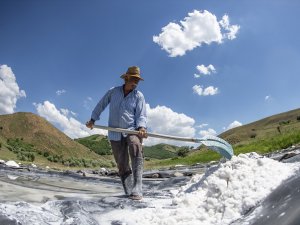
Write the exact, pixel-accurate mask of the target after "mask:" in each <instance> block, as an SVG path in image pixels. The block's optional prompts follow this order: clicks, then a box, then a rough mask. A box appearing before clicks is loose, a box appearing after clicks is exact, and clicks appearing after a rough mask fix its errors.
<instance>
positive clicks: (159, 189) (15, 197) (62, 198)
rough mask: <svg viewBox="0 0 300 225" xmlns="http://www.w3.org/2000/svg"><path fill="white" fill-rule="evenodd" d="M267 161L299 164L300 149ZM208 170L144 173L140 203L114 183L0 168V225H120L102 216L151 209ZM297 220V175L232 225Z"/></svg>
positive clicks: (98, 178) (106, 179) (102, 178)
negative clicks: (198, 174)
mask: <svg viewBox="0 0 300 225" xmlns="http://www.w3.org/2000/svg"><path fill="white" fill-rule="evenodd" d="M269 157H271V158H273V159H275V160H280V161H282V162H286V163H289V162H299V161H300V155H299V149H290V150H289V151H281V152H278V153H275V154H271V155H269ZM207 167H209V165H198V166H196V167H192V168H191V167H190V168H187V167H178V168H177V169H175V170H174V169H173V170H163V171H147V172H145V174H144V175H145V177H156V178H144V182H143V189H144V199H143V201H132V200H129V199H128V198H126V197H125V196H124V195H123V190H122V187H121V184H120V182H119V178H118V177H105V176H99V175H94V176H92V175H91V176H88V177H84V176H82V175H80V174H76V173H73V172H65V173H61V172H53V171H46V170H41V169H33V168H31V169H30V171H28V170H27V169H26V168H24V169H13V168H9V167H6V166H4V165H0V190H1V192H0V199H1V200H0V224H1V225H6V224H7V225H10V224H13V225H15V224H22V225H35V224H37V225H44V224H45V225H46V224H47V225H49V224H53V225H54V224H55V225H59V224H62V225H67V224H72V225H79V224H83V225H98V224H110V225H121V224H123V223H122V221H118V220H115V219H114V218H111V219H110V220H109V221H106V223H102V222H101V215H103V214H105V213H108V212H112V211H114V210H120V209H125V210H136V209H139V208H151V207H152V206H151V202H152V201H153V199H155V200H159V199H161V200H164V199H166V200H168V199H170V196H171V194H170V192H169V190H170V189H174V188H176V187H180V186H181V185H184V184H186V182H187V181H189V180H190V178H191V177H190V175H192V174H195V173H202V172H203V171H205V169H206V168H207ZM175 173H177V175H176V176H174V174H175ZM178 174H179V175H178ZM180 174H182V176H180ZM299 215H300V175H299V174H295V176H293V177H291V178H289V179H288V180H287V181H286V182H284V183H283V184H282V185H280V186H279V187H278V188H276V189H275V190H274V191H273V192H272V193H271V195H269V196H268V197H267V198H266V199H264V200H263V201H262V202H261V204H259V205H258V206H256V207H255V208H252V209H251V210H249V211H248V212H247V213H246V214H245V215H244V216H243V217H242V218H240V219H239V220H238V221H235V222H233V223H232V224H234V225H238V224H249V225H250V224H253V225H254V224H257V225H261V224H265V225H271V224H272V225H273V224H282V225H283V224H286V225H296V224H300V222H299V221H300V216H299Z"/></svg>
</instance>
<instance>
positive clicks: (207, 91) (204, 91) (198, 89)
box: [193, 85, 219, 96]
mask: <svg viewBox="0 0 300 225" xmlns="http://www.w3.org/2000/svg"><path fill="white" fill-rule="evenodd" d="M193 91H194V93H196V94H198V95H200V96H208V95H216V94H218V93H219V91H218V88H217V87H213V86H209V87H207V88H204V87H202V86H200V85H194V86H193Z"/></svg>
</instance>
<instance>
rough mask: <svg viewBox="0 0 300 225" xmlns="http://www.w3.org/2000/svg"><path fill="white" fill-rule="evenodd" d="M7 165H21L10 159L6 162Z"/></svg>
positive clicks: (17, 166)
mask: <svg viewBox="0 0 300 225" xmlns="http://www.w3.org/2000/svg"><path fill="white" fill-rule="evenodd" d="M5 165H6V166H9V167H15V168H19V167H20V165H19V164H18V163H16V162H15V161H12V160H9V161H7V162H6V163H5Z"/></svg>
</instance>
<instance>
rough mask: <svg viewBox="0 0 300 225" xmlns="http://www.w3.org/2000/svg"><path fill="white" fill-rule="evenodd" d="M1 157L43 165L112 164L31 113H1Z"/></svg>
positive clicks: (86, 165) (88, 165)
mask: <svg viewBox="0 0 300 225" xmlns="http://www.w3.org/2000/svg"><path fill="white" fill-rule="evenodd" d="M0 142H1V148H0V149H1V157H0V158H1V159H4V160H8V159H18V160H20V161H24V162H34V163H37V164H38V163H40V164H42V165H48V164H53V163H54V164H61V165H64V166H85V167H93V166H111V165H112V162H111V161H110V160H108V159H106V158H104V157H101V156H99V155H98V154H96V153H94V152H93V151H91V150H90V149H88V148H86V147H85V146H83V145H81V144H79V143H77V142H76V141H74V140H72V139H71V138H69V137H68V136H66V135H65V134H64V133H63V132H61V131H60V130H58V129H57V128H55V127H54V126H53V125H52V124H50V123H49V122H48V121H46V120H45V119H44V118H42V117H40V116H37V115H35V114H33V113H23V112H19V113H14V114H8V115H0Z"/></svg>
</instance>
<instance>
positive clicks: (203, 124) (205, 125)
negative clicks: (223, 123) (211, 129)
mask: <svg viewBox="0 0 300 225" xmlns="http://www.w3.org/2000/svg"><path fill="white" fill-rule="evenodd" d="M207 126H208V124H207V123H202V124H200V125H199V126H197V127H199V128H203V127H207Z"/></svg>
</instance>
